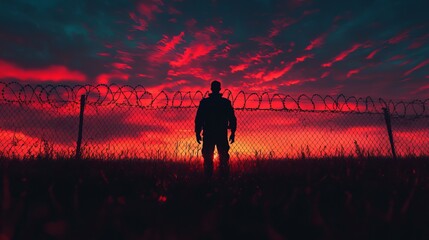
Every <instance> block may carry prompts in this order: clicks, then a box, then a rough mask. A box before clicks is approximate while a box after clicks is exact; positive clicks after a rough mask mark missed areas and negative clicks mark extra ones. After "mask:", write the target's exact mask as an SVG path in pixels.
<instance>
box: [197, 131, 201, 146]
mask: <svg viewBox="0 0 429 240" xmlns="http://www.w3.org/2000/svg"><path fill="white" fill-rule="evenodd" d="M197 143H198V144H201V135H200V134H198V133H197Z"/></svg>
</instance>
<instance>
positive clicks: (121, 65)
mask: <svg viewBox="0 0 429 240" xmlns="http://www.w3.org/2000/svg"><path fill="white" fill-rule="evenodd" d="M112 66H113V67H114V68H116V69H120V70H124V69H132V67H131V66H130V65H128V64H126V63H119V62H116V63H112Z"/></svg>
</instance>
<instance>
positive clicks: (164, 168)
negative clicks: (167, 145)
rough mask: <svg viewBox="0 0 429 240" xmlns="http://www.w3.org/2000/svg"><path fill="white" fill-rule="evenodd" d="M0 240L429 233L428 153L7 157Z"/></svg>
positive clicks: (392, 236) (384, 236) (421, 236)
mask: <svg viewBox="0 0 429 240" xmlns="http://www.w3.org/2000/svg"><path fill="white" fill-rule="evenodd" d="M0 166H1V178H0V181H1V185H0V186H1V193H0V194H1V197H0V199H1V208H2V209H1V216H0V217H1V218H0V239H1V240H4V239H429V174H428V173H429V159H428V158H408V159H400V160H396V161H394V160H393V159H348V158H346V159H344V158H337V159H313V160H309V159H307V160H295V161H292V160H288V161H286V160H285V161H272V160H266V161H247V162H246V161H243V162H240V163H234V165H233V169H232V174H231V177H230V178H229V179H227V180H221V179H218V178H215V179H214V180H213V181H206V180H205V179H204V177H203V176H202V175H201V172H202V171H201V166H200V164H199V163H196V162H192V163H174V162H165V161H158V162H151V161H123V160H121V161H119V160H118V161H95V160H91V161H82V162H77V161H75V160H60V161H59V160H56V161H52V160H40V159H39V160H32V161H11V160H5V159H3V160H0Z"/></svg>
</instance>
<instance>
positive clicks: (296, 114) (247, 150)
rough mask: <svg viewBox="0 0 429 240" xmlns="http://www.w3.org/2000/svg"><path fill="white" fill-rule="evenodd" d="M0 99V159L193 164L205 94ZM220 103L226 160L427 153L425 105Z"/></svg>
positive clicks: (121, 89)
mask: <svg viewBox="0 0 429 240" xmlns="http://www.w3.org/2000/svg"><path fill="white" fill-rule="evenodd" d="M0 91H1V98H0V109H1V111H2V116H3V117H2V118H1V119H0V137H1V138H0V139H1V140H0V152H1V153H2V154H3V155H7V156H14V157H19V158H23V157H30V156H35V155H49V156H50V157H55V156H75V155H77V153H76V150H77V149H80V148H81V150H79V151H81V153H79V155H80V154H82V156H83V157H110V158H128V157H136V158H151V159H185V160H189V159H194V160H195V159H199V158H200V156H201V154H200V150H201V146H200V145H198V144H197V143H196V142H195V139H194V138H195V136H194V133H193V118H194V116H195V112H196V107H197V106H198V103H199V101H200V99H202V98H203V97H205V96H207V94H208V92H201V91H198V92H194V93H191V92H174V93H169V92H165V91H161V92H160V93H157V94H153V93H150V92H149V91H147V90H146V89H145V88H144V87H143V86H136V87H131V86H118V85H109V86H108V85H96V86H92V85H75V86H67V85H36V86H32V85H23V84H20V83H16V82H12V83H3V82H0ZM82 95H83V96H84V98H83V100H85V102H86V107H85V110H84V112H83V111H82V113H83V115H82V116H83V119H82V120H83V126H82V125H81V129H82V132H81V133H82V134H81V137H82V138H81V142H82V146H80V145H79V144H77V143H76V142H80V141H79V140H78V141H76V139H77V136H78V132H79V131H78V130H79V122H81V121H80V120H79V116H80V112H81V107H80V106H81V102H80V98H81V96H82ZM223 95H224V97H227V98H229V99H230V100H231V101H232V103H233V106H234V108H235V110H236V115H237V118H238V130H237V142H236V143H235V144H233V145H232V146H231V152H230V153H231V155H232V159H246V158H264V159H265V158H301V157H321V156H322V157H325V156H344V155H352V156H362V155H377V156H391V155H392V154H393V155H399V156H405V155H429V147H428V144H427V143H428V142H429V128H428V123H429V113H428V111H427V104H428V103H429V101H428V100H429V99H426V100H412V101H408V102H406V101H398V102H394V101H391V100H384V99H381V98H380V99H378V100H377V101H374V100H373V99H372V98H370V97H366V98H357V97H346V96H344V95H338V96H335V97H334V96H324V97H322V96H321V95H317V94H314V95H312V96H308V95H300V96H298V97H296V98H294V97H292V96H290V95H285V94H269V93H261V94H258V93H244V92H239V93H237V94H233V93H232V92H231V91H229V90H225V91H224V92H223ZM383 109H386V111H384V110H383ZM386 114H387V115H386ZM387 118H389V119H390V128H389V124H387V123H388V121H386V120H387ZM386 124H387V126H386ZM389 129H390V130H389ZM389 131H390V132H389ZM393 149H396V151H392V150H393Z"/></svg>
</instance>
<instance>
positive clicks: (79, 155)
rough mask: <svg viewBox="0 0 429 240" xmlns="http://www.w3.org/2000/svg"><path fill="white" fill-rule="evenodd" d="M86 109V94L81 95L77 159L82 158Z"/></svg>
mask: <svg viewBox="0 0 429 240" xmlns="http://www.w3.org/2000/svg"><path fill="white" fill-rule="evenodd" d="M84 110H85V95H81V96H80V114H79V133H78V135H77V145H76V159H80V157H81V152H80V147H81V145H82V129H83V113H84Z"/></svg>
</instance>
